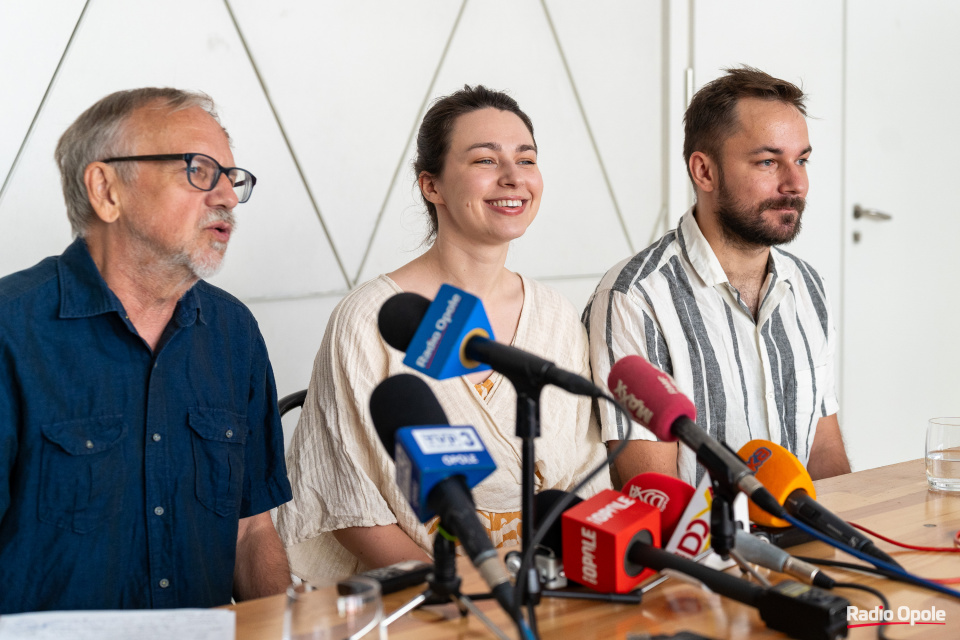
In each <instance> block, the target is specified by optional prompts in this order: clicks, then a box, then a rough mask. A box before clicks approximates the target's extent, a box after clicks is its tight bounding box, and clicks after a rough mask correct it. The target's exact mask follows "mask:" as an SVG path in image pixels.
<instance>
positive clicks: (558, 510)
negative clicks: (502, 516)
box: [513, 394, 633, 640]
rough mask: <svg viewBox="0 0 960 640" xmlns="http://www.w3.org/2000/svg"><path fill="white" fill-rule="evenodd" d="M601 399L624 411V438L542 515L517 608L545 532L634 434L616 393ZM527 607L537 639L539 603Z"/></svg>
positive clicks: (527, 552) (521, 575) (525, 561)
mask: <svg viewBox="0 0 960 640" xmlns="http://www.w3.org/2000/svg"><path fill="white" fill-rule="evenodd" d="M600 399H603V400H606V401H607V402H610V403H612V404H613V407H614V408H615V409H616V410H617V411H618V412H619V413H620V415H622V416H623V417H624V418H625V419H626V422H627V431H626V433H625V434H624V435H623V439H621V440H620V444H618V445H617V446H616V447H614V448H613V450H612V451H610V452H608V453H607V457H606V459H604V461H603V462H601V463H600V464H598V465H597V466H596V467H594V468H593V469H591V470H590V473H588V474H587V475H586V476H584V478H583V479H582V480H580V482H578V483H577V484H576V485H575V486H574V487H573V489H571V490H570V492H569V493H568V494H567V495H565V496H563V497H562V498H560V499H559V500H557V501H556V503H554V505H553V507H551V508H550V510H549V511H547V513H546V515H545V516H544V517H543V519H542V520H540V523H539V524H540V526H539V527H538V528H537V531H536V533H534V534H533V538H531V539H530V547H529V548H527V549H524V550H523V558H522V560H521V561H520V569H519V571H518V572H517V583H516V586H515V590H514V594H513V597H514V599H515V602H516V608H517V610H518V611H519V610H521V609H522V603H523V600H522V599H523V594H524V592H525V591H526V589H527V579H528V576H529V574H530V572H531V568H532V567H533V556H534V554H535V552H536V549H537V547H539V546H540V543H541V542H543V538H544V536H546V534H547V531H549V530H550V526H551V525H552V524H553V523H554V522H555V521H556V520H557V518H559V517H560V515H561V514H562V513H563V512H564V511H566V510H567V507H569V506H570V503H571V502H573V500H574V499H575V498H577V497H578V496H577V492H578V491H580V490H581V489H583V488H584V487H585V486H586V485H587V483H588V482H590V480H592V479H593V477H594V476H596V475H597V474H598V473H600V472H601V471H603V470H604V469H607V468H608V467H609V466H610V465H611V464H612V463H613V461H614V459H615V458H616V457H617V456H618V455H620V452H621V451H623V449H624V448H625V447H626V446H627V444H628V443H629V442H630V436H631V435H633V419H632V418H631V417H630V415H629V414H628V413H627V412H626V411H625V410H624V409H623V407H621V406H620V403H618V402H617V401H616V400H615V399H614V398H613V397H611V396H610V395H607V394H602V395H599V396H597V400H600ZM527 524H528V523H523V526H527ZM529 524H531V525H532V524H533V523H529ZM533 570H534V571H536V569H533ZM537 579H539V577H538V578H537ZM527 611H528V618H529V622H530V631H531V632H532V636H533V638H534V640H539V638H540V634H539V631H538V629H537V612H536V607H535V605H534V603H533V601H532V600H529V601H528V602H527Z"/></svg>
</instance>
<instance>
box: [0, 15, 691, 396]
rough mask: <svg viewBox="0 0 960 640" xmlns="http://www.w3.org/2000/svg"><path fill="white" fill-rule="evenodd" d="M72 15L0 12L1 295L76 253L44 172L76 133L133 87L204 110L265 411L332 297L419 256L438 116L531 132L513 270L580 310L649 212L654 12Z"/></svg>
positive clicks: (657, 46) (655, 108) (654, 189)
mask: <svg viewBox="0 0 960 640" xmlns="http://www.w3.org/2000/svg"><path fill="white" fill-rule="evenodd" d="M84 6H85V3H84V2H83V0H55V1H54V0H49V1H45V2H42V3H39V2H38V3H26V2H16V1H14V0H0V86H2V87H4V90H3V91H2V92H0V117H2V119H3V120H2V121H3V122H4V126H3V127H2V128H0V177H2V178H3V179H5V180H6V182H7V184H6V185H5V188H4V191H3V193H2V199H0V274H6V273H10V272H13V271H16V270H18V269H22V268H25V267H27V266H30V265H32V264H34V263H35V262H37V261H39V260H40V259H42V258H43V257H45V256H48V255H53V254H57V253H60V252H61V251H62V249H63V248H64V247H65V246H66V244H68V242H69V241H70V229H69V225H68V224H67V221H66V217H65V214H64V208H63V203H62V197H61V195H60V191H59V179H58V174H57V171H56V167H55V165H54V163H53V161H52V154H53V149H54V146H55V145H56V141H57V139H58V137H59V135H60V134H61V133H62V131H63V130H64V129H65V128H66V127H67V126H68V125H69V124H70V122H72V121H73V119H74V118H76V116H77V115H79V114H80V112H81V111H83V110H84V109H85V108H86V107H88V106H89V105H90V104H92V103H93V102H95V101H96V100H97V99H99V98H100V97H102V96H103V95H106V94H107V93H109V92H112V91H115V90H118V89H123V88H130V87H135V86H148V85H172V86H177V87H182V88H188V89H200V90H203V91H206V92H207V93H209V94H210V95H212V96H213V97H214V98H215V100H216V101H217V102H218V104H219V107H220V114H221V118H222V120H223V122H224V124H225V125H226V127H227V128H228V130H229V131H230V134H231V136H232V137H233V139H234V146H235V154H234V156H235V158H236V162H237V164H239V165H240V166H243V167H245V168H248V169H250V170H251V171H253V173H255V174H256V175H257V178H258V183H257V190H256V192H255V193H254V196H253V198H252V199H251V201H250V202H249V203H247V204H245V205H241V206H240V207H238V211H237V213H238V218H239V226H238V231H237V233H236V234H235V235H234V238H233V240H232V241H231V245H230V248H229V250H228V253H227V259H226V263H225V267H224V270H223V271H222V272H221V274H220V275H218V276H217V277H216V278H214V279H213V282H214V283H215V284H217V285H219V286H222V287H224V288H225V289H227V290H228V291H230V292H231V293H233V294H235V295H237V296H238V297H240V298H241V299H242V300H244V301H245V302H247V303H248V304H249V306H250V308H251V309H252V310H253V312H254V314H255V315H256V317H257V319H258V321H259V322H260V324H261V327H262V330H263V333H264V336H265V338H266V341H267V346H268V348H269V350H270V355H271V359H272V361H273V363H274V367H275V370H276V375H277V383H278V387H279V392H280V394H286V393H289V392H292V391H295V390H297V389H300V388H303V387H305V386H306V384H307V381H308V379H309V375H310V370H311V365H312V361H313V357H314V354H315V352H316V349H317V347H318V346H319V344H320V339H321V336H322V334H323V330H324V326H325V324H326V320H327V317H328V315H329V313H330V311H331V310H332V308H333V306H334V305H335V304H336V303H337V301H338V300H339V299H340V298H341V297H342V296H343V295H344V293H345V292H347V291H348V290H349V289H350V288H351V287H353V286H355V285H356V284H357V283H359V282H362V281H364V280H366V279H369V278H371V277H373V276H375V275H376V274H378V273H381V272H384V271H389V270H392V269H394V268H396V267H397V266H399V265H401V264H403V263H404V262H407V261H409V260H410V259H411V258H413V257H414V256H415V255H417V253H418V252H419V251H420V250H421V247H420V245H421V239H422V237H423V234H424V218H423V214H422V207H421V206H420V204H419V203H418V201H417V199H416V198H415V197H414V196H415V190H414V187H413V174H412V171H411V169H410V163H411V161H412V159H413V152H412V146H411V142H412V138H413V135H414V134H415V130H416V127H417V126H418V124H419V121H420V118H421V117H422V114H423V112H424V110H425V108H426V106H427V105H428V104H429V102H430V101H431V100H432V99H433V98H435V97H436V96H439V95H443V94H446V93H450V92H451V91H454V90H456V89H458V88H459V87H461V86H462V85H463V84H464V83H469V84H476V83H484V84H486V85H488V86H490V87H493V88H498V89H504V90H507V91H509V92H510V93H511V94H512V95H513V96H514V97H515V98H516V99H517V100H518V101H519V102H520V104H521V106H522V107H523V108H524V110H526V111H527V112H528V113H529V114H530V116H531V117H532V119H533V121H534V125H535V130H536V137H537V142H538V145H539V147H540V168H541V171H542V173H543V175H544V182H545V193H544V199H543V205H542V207H541V209H540V215H539V218H538V220H537V221H536V223H535V224H534V225H533V226H532V227H531V229H530V230H529V231H528V233H527V234H526V236H525V237H524V238H522V239H521V240H519V241H517V242H516V243H515V246H514V247H513V248H512V250H511V255H510V258H509V266H510V267H511V268H514V269H516V270H519V271H522V272H524V273H526V274H529V275H531V276H533V277H536V278H540V279H544V280H548V281H550V282H551V284H553V285H554V286H556V287H557V288H559V289H560V290H561V291H563V292H564V293H565V294H567V295H568V296H569V297H570V298H571V299H572V300H573V301H574V302H575V303H576V304H577V305H578V306H582V305H583V304H584V303H585V301H586V298H587V297H588V295H589V293H590V292H591V291H592V289H593V287H594V286H595V284H596V282H597V281H598V280H599V278H600V276H601V274H602V273H603V272H604V271H606V269H607V268H609V267H610V266H611V265H612V264H613V263H614V262H616V261H617V260H619V259H620V258H622V257H625V256H627V255H629V254H630V253H632V252H634V251H637V250H639V249H640V248H642V247H643V246H645V245H646V244H647V243H648V241H649V239H650V236H651V233H652V229H653V224H654V220H655V219H656V218H657V216H658V213H659V212H660V210H661V208H662V207H663V204H664V201H665V194H664V191H663V189H662V184H663V174H662V170H661V167H662V165H663V162H662V156H663V143H662V138H663V136H662V134H661V130H662V128H663V127H662V121H663V105H662V101H661V97H660V80H659V77H660V71H661V65H662V60H661V46H662V41H661V28H662V24H661V22H662V20H661V4H660V3H653V2H650V3H636V2H632V1H631V0H612V1H611V0H606V1H603V2H598V3H583V2H579V1H575V0H551V1H549V2H537V1H534V0H526V1H519V2H518V1H516V0H492V1H491V0H488V1H485V2H477V1H475V0H474V1H469V2H455V1H451V0H404V1H403V2H388V1H375V0H360V1H356V0H355V1H338V2H329V1H326V2H307V1H305V0H277V1H275V2H271V3H269V4H268V3H263V2H256V1H254V0H230V1H229V2H227V3H224V2H220V1H217V0H202V1H197V0H190V1H188V0H168V1H166V2H163V3H148V2H131V1H129V0H91V1H90V2H89V3H88V4H87V9H86V11H85V12H83V9H84ZM82 12H83V15H82V19H81V20H79V24H78V19H79V18H80V16H81V13H82ZM75 27H76V32H75V34H74V33H73V32H74V28H75ZM71 34H73V39H72V41H70V38H71ZM68 42H69V46H68ZM64 51H66V54H65V55H63V54H64ZM61 56H63V59H62V63H61ZM58 64H60V66H59V70H58V71H56V75H55V76H54V72H55V70H57V67H58ZM258 73H259V78H260V79H262V84H261V82H260V79H258ZM51 78H53V82H52V84H51ZM48 87H49V93H48V94H47V95H46V98H45V99H44V94H45V92H47V90H48ZM268 96H269V99H268ZM38 110H39V115H38V117H37V118H36V122H35V124H34V126H33V128H32V129H31V128H30V127H31V121H32V120H33V118H34V115H35V114H36V113H38ZM28 132H29V133H28ZM24 141H25V144H24V145H23V150H22V153H19V152H20V148H21V144H23V143H24ZM18 153H19V156H18ZM678 157H679V156H678V155H677V154H673V158H678ZM15 158H16V162H15V163H14V159H15ZM11 167H12V168H13V171H12V172H11V171H10V169H11ZM681 168H682V167H681ZM301 172H302V177H301ZM676 215H679V214H676ZM674 217H675V216H674Z"/></svg>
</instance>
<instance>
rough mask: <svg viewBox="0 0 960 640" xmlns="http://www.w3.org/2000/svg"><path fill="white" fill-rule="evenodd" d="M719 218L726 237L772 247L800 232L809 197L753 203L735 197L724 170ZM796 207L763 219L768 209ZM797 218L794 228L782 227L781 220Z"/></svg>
mask: <svg viewBox="0 0 960 640" xmlns="http://www.w3.org/2000/svg"><path fill="white" fill-rule="evenodd" d="M717 189H718V193H717V222H719V224H720V230H721V231H722V232H723V235H724V238H725V239H726V240H727V241H729V242H731V243H732V244H735V245H740V246H746V247H772V246H775V245H778V244H787V243H789V242H792V241H793V239H794V238H796V237H797V234H799V233H800V222H801V218H802V216H803V209H804V207H805V206H806V201H805V200H804V199H803V198H802V197H801V196H781V197H779V198H770V199H768V200H763V201H762V202H760V203H759V204H758V205H756V206H754V207H749V206H748V205H744V204H743V203H740V202H737V201H736V200H734V198H733V196H732V195H730V191H729V190H728V189H727V186H726V184H725V183H724V181H723V173H722V172H721V173H720V176H719V183H718V186H717ZM788 208H789V209H793V210H794V211H793V212H788V213H774V212H773V211H771V214H773V215H775V216H777V218H778V219H777V221H776V222H774V223H771V222H768V221H765V220H764V219H763V212H764V211H767V210H768V209H788ZM791 222H795V224H794V225H793V227H792V228H790V227H786V228H781V227H780V226H779V225H780V224H789V223H791Z"/></svg>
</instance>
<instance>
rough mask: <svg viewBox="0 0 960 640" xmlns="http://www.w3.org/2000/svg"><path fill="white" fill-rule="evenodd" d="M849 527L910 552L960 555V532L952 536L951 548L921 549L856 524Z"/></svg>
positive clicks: (853, 523) (852, 523) (851, 523)
mask: <svg viewBox="0 0 960 640" xmlns="http://www.w3.org/2000/svg"><path fill="white" fill-rule="evenodd" d="M847 524H849V525H850V526H851V527H853V528H854V529H859V530H860V531H863V532H864V533H866V534H869V535H871V536H873V537H874V538H879V539H880V540H883V541H884V542H887V543H890V544H892V545H896V546H898V547H902V548H904V549H910V550H911V551H936V552H938V553H960V531H957V533H956V534H954V536H953V546H952V547H921V546H917V545H913V544H907V543H906V542H900V541H899V540H894V539H893V538H888V537H886V536H884V535H881V534H879V533H877V532H876V531H871V530H870V529H867V528H866V527H864V526H861V525H859V524H857V523H856V522H848V523H847Z"/></svg>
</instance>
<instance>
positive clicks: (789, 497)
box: [740, 440, 900, 567]
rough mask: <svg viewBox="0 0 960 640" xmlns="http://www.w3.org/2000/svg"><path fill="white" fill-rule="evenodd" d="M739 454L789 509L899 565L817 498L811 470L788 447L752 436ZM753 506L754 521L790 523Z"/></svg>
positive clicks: (813, 524) (837, 537)
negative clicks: (755, 438) (769, 515)
mask: <svg viewBox="0 0 960 640" xmlns="http://www.w3.org/2000/svg"><path fill="white" fill-rule="evenodd" d="M740 457H741V458H743V459H744V460H746V461H747V464H748V465H749V466H750V468H751V469H753V470H754V471H755V473H756V474H757V479H758V480H760V481H761V482H763V484H764V485H765V486H766V487H767V488H768V489H769V490H770V492H771V493H772V494H773V497H774V499H775V500H777V501H778V502H781V503H782V504H783V506H784V509H786V511H787V513H789V514H790V515H792V516H794V517H795V518H797V519H798V520H800V521H801V522H804V523H806V524H808V525H810V526H811V527H813V528H814V529H816V530H817V531H820V532H821V533H823V534H825V535H827V536H830V537H831V538H833V539H834V540H837V541H839V542H842V543H843V544H845V545H847V546H849V547H853V548H854V549H856V550H858V551H862V552H863V553H866V554H868V555H871V556H873V557H874V558H878V559H880V560H883V561H884V562H887V563H890V564H892V565H894V566H895V567H900V565H899V564H898V563H897V562H896V561H895V560H894V559H893V558H891V557H890V556H889V555H887V554H886V553H884V552H883V551H881V550H880V549H878V548H877V546H876V545H875V544H874V543H873V541H872V540H870V538H868V537H867V536H866V535H864V534H862V533H860V532H859V531H857V530H856V529H854V528H853V527H851V526H850V525H849V524H847V523H846V522H845V521H844V520H843V519H842V518H840V517H839V516H837V515H836V514H834V513H833V512H832V511H830V510H829V509H827V508H826V507H824V506H823V505H821V504H820V503H819V502H817V501H816V500H815V498H816V497H817V493H816V490H815V489H814V488H813V480H812V479H811V478H810V474H809V473H807V470H806V469H805V468H804V466H803V464H802V463H801V462H800V461H799V460H798V459H797V457H796V456H795V455H793V454H792V453H790V452H789V451H788V450H786V449H784V448H783V447H781V446H780V445H778V444H776V443H773V442H770V441H769V440H751V441H750V442H748V443H747V444H745V445H743V447H741V448H740ZM752 507H753V505H751V510H750V517H751V519H753V520H754V521H755V522H757V523H759V524H764V525H768V526H773V527H786V526H789V523H788V522H786V521H785V520H782V519H779V518H770V517H768V516H767V515H766V514H762V513H760V512H759V511H754V509H753V508H752Z"/></svg>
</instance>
